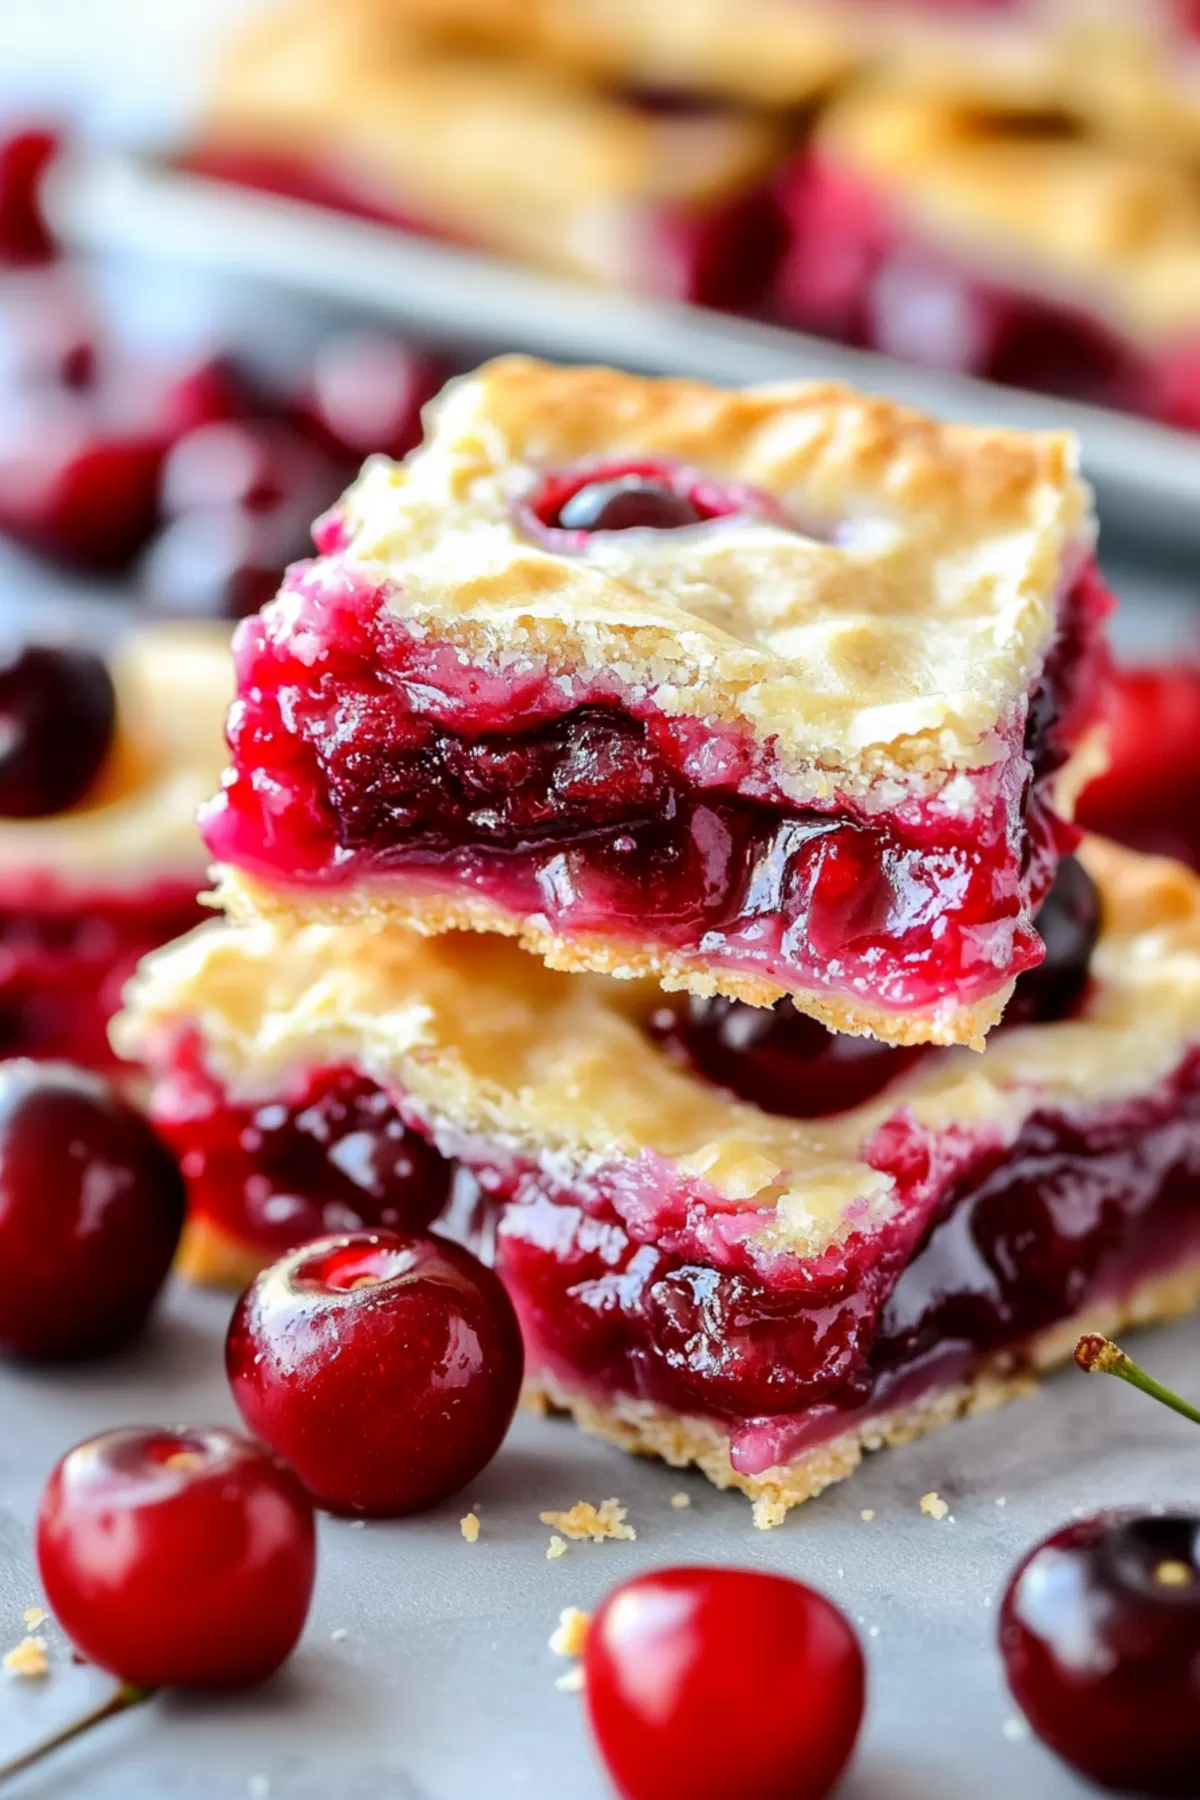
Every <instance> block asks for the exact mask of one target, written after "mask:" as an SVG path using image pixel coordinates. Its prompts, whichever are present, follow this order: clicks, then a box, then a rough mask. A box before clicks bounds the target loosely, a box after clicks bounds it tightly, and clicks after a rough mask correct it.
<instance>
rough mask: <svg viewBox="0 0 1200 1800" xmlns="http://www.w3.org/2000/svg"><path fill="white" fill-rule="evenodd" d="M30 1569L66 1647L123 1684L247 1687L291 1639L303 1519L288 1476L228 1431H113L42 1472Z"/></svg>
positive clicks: (311, 1558) (311, 1555)
mask: <svg viewBox="0 0 1200 1800" xmlns="http://www.w3.org/2000/svg"><path fill="white" fill-rule="evenodd" d="M37 1559H38V1568H39V1571H40V1573H41V1578H42V1586H43V1587H44V1589H45V1592H46V1598H47V1599H48V1600H49V1602H50V1607H51V1610H52V1611H53V1613H54V1615H55V1617H56V1619H57V1620H58V1622H59V1624H60V1625H61V1626H62V1628H63V1630H64V1631H65V1632H66V1634H67V1636H68V1637H69V1638H70V1639H71V1641H72V1643H74V1644H75V1645H77V1646H78V1648H79V1649H80V1650H81V1651H82V1652H83V1654H84V1655H85V1656H86V1657H87V1658H88V1659H89V1660H90V1661H91V1662H94V1663H98V1664H99V1665H100V1667H101V1668H103V1669H107V1670H109V1671H110V1673H112V1674H113V1675H116V1676H118V1677H119V1678H120V1679H121V1680H122V1681H123V1682H127V1683H130V1684H132V1685H133V1686H135V1687H137V1688H140V1689H147V1688H160V1687H208V1688H238V1687H248V1686H251V1685H252V1684H254V1683H256V1682H260V1681H265V1680H266V1678H267V1676H268V1675H272V1674H274V1672H275V1670H276V1669H278V1668H279V1666H280V1665H281V1664H282V1663H283V1662H284V1661H285V1660H286V1658H287V1657H288V1656H290V1654H291V1652H292V1650H293V1649H294V1648H295V1645H296V1641H297V1639H298V1638H299V1636H300V1633H301V1631H302V1630H303V1629H304V1621H305V1619H306V1618H307V1616H308V1607H309V1601H310V1599H311V1597H312V1587H313V1575H314V1572H315V1566H316V1533H315V1530H314V1525H313V1509H312V1504H311V1502H310V1501H309V1498H308V1496H307V1494H306V1493H305V1492H304V1490H303V1488H302V1487H301V1485H300V1483H299V1482H298V1481H297V1480H296V1477H295V1476H294V1475H293V1474H292V1472H291V1470H290V1469H288V1468H287V1467H285V1465H284V1464H283V1463H282V1462H281V1461H280V1459H279V1458H278V1457H276V1456H273V1455H272V1454H271V1452H270V1451H269V1450H266V1449H264V1448H263V1447H262V1446H261V1445H259V1444H255V1443H252V1442H250V1440H249V1439H247V1438H244V1437H240V1436H239V1435H238V1434H237V1433H236V1432H233V1431H228V1430H226V1429H224V1428H223V1427H220V1426H210V1427H204V1428H200V1429H196V1430H186V1429H184V1430H169V1429H167V1428H166V1427H157V1426H149V1427H146V1426H126V1427H123V1428H120V1429H118V1430H115V1431H106V1432H103V1433H102V1434H101V1435H100V1436H99V1437H94V1438H90V1439H89V1440H88V1441H87V1442H85V1443H82V1444H78V1445H76V1447H75V1448H74V1449H73V1450H69V1451H68V1452H67V1454H66V1456H64V1457H63V1459H62V1461H61V1462H60V1463H59V1464H58V1466H57V1467H56V1468H55V1470H54V1472H53V1473H52V1475H51V1476H50V1479H49V1481H48V1482H47V1483H46V1486H45V1489H44V1491H43V1493H42V1498H41V1502H40V1505H39V1507H38V1518H37Z"/></svg>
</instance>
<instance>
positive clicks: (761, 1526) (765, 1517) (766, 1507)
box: [751, 1497, 788, 1531]
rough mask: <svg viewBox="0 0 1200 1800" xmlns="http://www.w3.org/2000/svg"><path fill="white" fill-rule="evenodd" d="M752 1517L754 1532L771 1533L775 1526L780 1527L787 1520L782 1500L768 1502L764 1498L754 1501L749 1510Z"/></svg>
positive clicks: (785, 1508)
mask: <svg viewBox="0 0 1200 1800" xmlns="http://www.w3.org/2000/svg"><path fill="white" fill-rule="evenodd" d="M751 1510H752V1512H753V1515H754V1529H755V1530H756V1531H773V1530H774V1529H775V1527H776V1525H782V1524H783V1521H784V1520H785V1519H786V1518H787V1510H788V1509H787V1507H786V1506H785V1505H784V1503H783V1501H782V1500H768V1499H766V1498H765V1497H764V1498H763V1499H761V1500H756V1501H755V1502H754V1506H753V1508H752V1509H751Z"/></svg>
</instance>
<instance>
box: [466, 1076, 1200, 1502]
mask: <svg viewBox="0 0 1200 1800" xmlns="http://www.w3.org/2000/svg"><path fill="white" fill-rule="evenodd" d="M868 1159H869V1160H870V1161H871V1162H872V1163H873V1164H874V1165H875V1166H877V1167H879V1168H883V1169H886V1170H887V1171H888V1172H889V1173H890V1174H892V1175H893V1177H894V1178H895V1181H896V1184H897V1186H896V1193H897V1200H898V1205H897V1210H896V1214H895V1216H894V1217H893V1218H892V1219H891V1220H890V1221H889V1222H888V1223H887V1224H886V1225H884V1226H882V1227H880V1228H879V1230H878V1231H876V1232H873V1233H872V1234H870V1236H867V1235H865V1234H860V1233H854V1234H852V1235H851V1236H850V1237H849V1238H848V1239H847V1240H846V1242H845V1243H844V1244H843V1245H842V1246H840V1247H837V1248H834V1249H832V1250H830V1251H828V1252H827V1253H826V1254H825V1255H824V1256H822V1257H820V1258H818V1259H815V1260H811V1261H807V1262H800V1261H798V1260H796V1259H794V1258H792V1257H789V1256H787V1255H786V1254H784V1253H781V1252H778V1251H774V1252H773V1251H772V1250H771V1249H770V1248H769V1247H764V1246H757V1247H756V1246H755V1244H754V1241H753V1240H752V1239H747V1238H746V1237H745V1236H744V1234H743V1233H741V1232H739V1231H738V1230H737V1229H736V1227H735V1220H736V1214H735V1213H732V1212H731V1211H730V1210H729V1209H728V1208H727V1209H726V1210H725V1212H724V1215H721V1214H719V1213H717V1212H716V1211H713V1210H708V1211H705V1212H704V1213H703V1218H702V1219H701V1214H700V1211H699V1209H698V1204H697V1200H698V1197H697V1196H696V1195H695V1194H693V1193H690V1192H683V1191H666V1192H663V1191H660V1192H659V1194H658V1196H657V1200H656V1203H655V1204H654V1205H653V1206H650V1205H649V1204H648V1203H647V1201H646V1195H645V1193H644V1192H643V1193H641V1195H640V1198H639V1199H638V1200H637V1202H636V1203H635V1198H634V1189H635V1187H636V1185H637V1184H636V1182H635V1181H634V1180H633V1179H631V1174H630V1172H629V1171H626V1172H624V1173H623V1174H621V1175H617V1174H615V1173H614V1174H612V1175H611V1176H610V1177H609V1178H607V1179H606V1178H605V1177H600V1178H597V1179H596V1180H594V1181H592V1182H590V1183H589V1184H588V1186H587V1188H586V1189H584V1188H582V1187H581V1188H580V1189H578V1190H575V1191H567V1190H562V1189H559V1190H553V1189H552V1186H551V1183H550V1182H549V1181H548V1180H547V1178H546V1177H545V1176H544V1175H538V1174H537V1173H535V1172H534V1171H532V1170H527V1171H523V1172H522V1173H520V1174H519V1175H517V1176H516V1177H515V1178H511V1179H510V1180H509V1183H508V1186H507V1188H506V1194H507V1196H508V1197H509V1198H510V1199H511V1201H512V1202H513V1204H510V1205H509V1206H508V1208H507V1210H506V1211H505V1214H504V1218H503V1221H502V1224H501V1227H500V1234H499V1253H500V1267H501V1270H502V1272H503V1274H504V1277H505V1280H506V1282H507V1284H508V1287H509V1290H510V1292H511V1293H512V1295H513V1298H514V1300H515V1301H516V1303H517V1308H518V1311H519V1312H520V1314H521V1319H522V1326H523V1329H524V1331H525V1335H526V1344H527V1349H528V1354H529V1362H530V1367H531V1369H532V1370H533V1371H534V1373H535V1375H536V1373H537V1372H538V1371H543V1372H544V1373H545V1374H546V1375H547V1376H548V1377H549V1378H551V1380H552V1382H553V1383H554V1384H556V1385H557V1386H558V1387H560V1388H561V1389H562V1390H564V1391H567V1392H575V1393H583V1394H587V1395H590V1396H592V1397H593V1398H598V1399H603V1398H604V1397H606V1396H607V1397H610V1398H611V1396H612V1395H614V1394H619V1395H625V1396H628V1397H631V1398H634V1399H640V1400H649V1401H653V1402H655V1403H657V1404H659V1405H662V1406H665V1407H668V1408H671V1409H672V1410H675V1411H679V1412H683V1413H690V1414H693V1415H701V1416H706V1417H712V1418H716V1419H719V1420H723V1421H724V1422H725V1423H726V1424H727V1426H728V1427H729V1429H730V1431H731V1435H732V1444H733V1460H734V1464H735V1467H737V1468H738V1469H740V1470H742V1471H743V1472H745V1473H759V1472H761V1471H762V1470H763V1469H765V1468H768V1467H770V1466H771V1465H772V1464H774V1463H776V1462H781V1461H786V1460H787V1459H788V1457H789V1456H792V1455H795V1454H797V1453H798V1452H799V1451H801V1450H802V1449H806V1448H809V1447H811V1446H812V1445H813V1444H815V1443H819V1442H821V1441H824V1440H825V1439H828V1438H830V1437H833V1436H836V1435H837V1434H838V1432H839V1431H841V1430H844V1429H846V1428H847V1427H848V1425H849V1424H851V1423H854V1422H855V1421H856V1420H858V1419H862V1418H869V1417H870V1416H871V1415H872V1413H877V1412H880V1411H884V1410H887V1408H888V1407H889V1406H895V1405H899V1404H909V1403H910V1402H911V1401H913V1400H914V1399H916V1398H918V1397H919V1395H920V1393H921V1392H922V1391H923V1390H924V1389H926V1388H929V1387H933V1386H940V1385H943V1384H950V1383H953V1382H955V1381H958V1380H962V1379H966V1378H968V1377H969V1376H970V1374H971V1373H972V1371H973V1370H974V1369H975V1368H977V1367H978V1366H979V1364H980V1362H981V1361H982V1360H983V1359H984V1358H986V1357H988V1356H990V1355H994V1354H996V1353H997V1352H1000V1351H1005V1350H1019V1347H1020V1346H1021V1345H1022V1344H1023V1343H1024V1342H1025V1341H1026V1340H1028V1339H1029V1338H1031V1337H1032V1336H1034V1335H1035V1334H1036V1333H1038V1332H1040V1331H1042V1330H1044V1329H1046V1328H1047V1327H1049V1326H1051V1325H1054V1324H1055V1323H1057V1322H1059V1321H1061V1320H1064V1319H1068V1318H1070V1317H1071V1316H1072V1315H1073V1314H1075V1313H1077V1312H1078V1311H1079V1310H1080V1309H1081V1308H1082V1307H1084V1306H1086V1305H1087V1304H1089V1303H1090V1302H1092V1301H1094V1300H1095V1299H1097V1298H1099V1297H1107V1296H1114V1295H1120V1294H1122V1293H1126V1292H1129V1291H1130V1290H1131V1289H1132V1288H1133V1287H1134V1286H1135V1285H1136V1284H1137V1283H1138V1282H1139V1281H1140V1280H1142V1279H1145V1278H1148V1277H1150V1276H1153V1275H1155V1274H1158V1273H1163V1272H1166V1271H1167V1270H1169V1269H1171V1268H1172V1267H1173V1266H1178V1265H1179V1264H1180V1263H1181V1262H1185V1261H1187V1260H1189V1259H1191V1260H1196V1259H1198V1258H1200V1205H1198V1204H1197V1194H1198V1192H1200V1189H1198V1188H1197V1179H1198V1177H1200V1055H1195V1054H1193V1055H1190V1056H1189V1057H1188V1058H1187V1059H1186V1060H1185V1061H1184V1062H1183V1063H1182V1064H1181V1065H1180V1067H1179V1068H1178V1069H1177V1071H1176V1072H1175V1074H1174V1075H1173V1076H1172V1077H1171V1078H1170V1079H1169V1080H1168V1081H1167V1082H1165V1083H1164V1084H1163V1085H1162V1086H1161V1087H1160V1088H1159V1089H1157V1090H1156V1091H1155V1092H1154V1093H1153V1094H1151V1095H1148V1096H1145V1097H1143V1098H1140V1099H1137V1100H1132V1101H1125V1102H1121V1103H1119V1104H1113V1105H1111V1106H1107V1107H1097V1108H1093V1109H1088V1110H1087V1111H1080V1112H1078V1113H1074V1114H1072V1115H1070V1116H1067V1115H1065V1114H1062V1113H1057V1112H1053V1111H1049V1110H1047V1111H1044V1112H1039V1113H1035V1114H1034V1115H1033V1116H1032V1117H1031V1118H1029V1119H1028V1120H1027V1121H1026V1123H1025V1125H1024V1127H1023V1128H1022V1129H1021V1131H1020V1133H1019V1135H1018V1137H1017V1139H1016V1141H1015V1143H1012V1144H1001V1143H988V1142H987V1141H986V1140H975V1141H972V1139H971V1137H970V1135H969V1134H967V1133H965V1132H951V1133H949V1134H945V1135H944V1136H943V1137H941V1138H934V1137H932V1136H931V1135H930V1134H928V1133H927V1132H925V1131H923V1130H922V1129H921V1128H920V1127H919V1126H918V1125H916V1124H915V1123H914V1122H913V1121H912V1120H911V1118H910V1117H907V1116H906V1115H905V1114H904V1113H903V1112H901V1113H898V1114H897V1115H895V1116H894V1117H893V1118H892V1119H891V1120H890V1121H889V1122H888V1123H887V1124H886V1125H885V1126H884V1127H883V1128H882V1129H881V1130H880V1131H879V1132H878V1133H877V1135H876V1137H875V1139H874V1140H873V1141H872V1143H871V1144H870V1146H869V1147H868ZM641 1179H642V1181H644V1182H648V1181H649V1180H650V1179H651V1176H650V1172H649V1171H648V1170H643V1171H642V1173H641ZM649 1220H652V1225H651V1224H648V1221H649Z"/></svg>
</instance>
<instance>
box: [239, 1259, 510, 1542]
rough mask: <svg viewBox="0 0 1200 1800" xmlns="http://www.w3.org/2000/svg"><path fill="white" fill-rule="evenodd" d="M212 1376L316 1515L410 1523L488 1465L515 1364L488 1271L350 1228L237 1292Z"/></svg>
mask: <svg viewBox="0 0 1200 1800" xmlns="http://www.w3.org/2000/svg"><path fill="white" fill-rule="evenodd" d="M225 1361H226V1369H227V1372H228V1375H229V1381H230V1385H231V1387H232V1389H233V1395H234V1399H235V1400H236V1401H237V1403H238V1406H239V1408H240V1409H241V1413H242V1417H243V1418H244V1419H245V1421H246V1423H247V1425H249V1427H250V1429H251V1430H252V1431H255V1432H257V1433H258V1435H259V1436H260V1437H262V1438H264V1439H265V1440H266V1442H267V1443H268V1444H270V1445H271V1446H272V1447H273V1448H274V1449H275V1450H277V1451H278V1452H279V1454H280V1455H281V1456H283V1457H285V1458H286V1459H287V1461H288V1462H289V1463H290V1464H291V1466H292V1468H294V1469H295V1471H296V1473H297V1474H298V1475H299V1477H300V1479H301V1481H302V1482H303V1483H304V1485H305V1486H306V1487H307V1489H308V1490H309V1492H310V1493H311V1494H312V1496H313V1498H314V1499H315V1500H317V1501H318V1502H319V1503H320V1505H322V1506H326V1507H328V1508H329V1509H330V1510H331V1511H332V1512H341V1513H369V1514H373V1515H376V1516H382V1517H387V1516H393V1515H397V1514H401V1513H411V1512H419V1511H420V1510H421V1509H422V1508H424V1507H427V1506H434V1505H436V1504H437V1502H438V1501H439V1500H444V1499H445V1498H446V1497H447V1496H448V1495H450V1494H453V1493H455V1492H457V1490H458V1489H459V1488H460V1487H462V1486H463V1485H464V1484H465V1483H466V1482H468V1481H470V1480H472V1478H473V1477H474V1476H476V1475H477V1474H478V1473H479V1471H480V1470H481V1469H482V1468H483V1467H484V1465H485V1464H486V1463H488V1462H490V1461H491V1459H492V1457H493V1456H494V1455H495V1453H496V1451H497V1450H498V1449H499V1447H500V1443H501V1440H502V1439H503V1437H504V1434H505V1432H506V1431H507V1430H508V1427H509V1424H510V1423H511V1420H512V1416H513V1412H514V1409H515V1407H516V1404H517V1397H518V1394H519V1392H520V1387H521V1377H522V1374H523V1369H524V1353H523V1350H522V1346H521V1334H520V1330H519V1328H518V1326H517V1319H516V1314H515V1313H514V1311H513V1307H512V1302H511V1301H510V1300H509V1298H508V1295H507V1294H506V1292H505V1291H504V1288H503V1286H502V1285H501V1283H500V1279H499V1277H498V1276H496V1275H494V1274H493V1273H492V1271H491V1270H490V1269H487V1268H485V1267H484V1265H483V1264H482V1263H481V1262H479V1261H478V1260H477V1259H476V1258H475V1257H474V1256H472V1255H471V1253H470V1252H469V1251H468V1250H464V1249H462V1248H461V1246H459V1245H458V1244H453V1243H449V1242H446V1241H444V1240H442V1239H440V1238H434V1237H421V1236H403V1235H401V1234H400V1233H398V1232H390V1231H361V1232H352V1233H348V1234H347V1235H345V1236H343V1237H332V1238H323V1239H320V1240H318V1241H317V1242H316V1243H311V1244H308V1245H306V1246H304V1247H302V1248H301V1249H299V1250H294V1251H292V1252H291V1253H290V1254H289V1255H287V1256H285V1257H283V1258H282V1259H281V1260H280V1261H279V1262H277V1263H276V1264H275V1265H274V1266H273V1267H272V1268H270V1269H267V1270H266V1271H264V1273H263V1274H261V1275H260V1276H259V1277H258V1278H257V1280H256V1281H254V1282H252V1284H251V1285H250V1287H249V1288H247V1290H246V1292H245V1293H244V1294H243V1295H242V1298H241V1300H240V1301H239V1302H238V1306H237V1309H236V1311H235V1312H234V1315H233V1319H232V1321H231V1323H230V1327H229V1336H228V1339H227V1342H226V1353H225Z"/></svg>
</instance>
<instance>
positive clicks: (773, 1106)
mask: <svg viewBox="0 0 1200 1800" xmlns="http://www.w3.org/2000/svg"><path fill="white" fill-rule="evenodd" d="M651 1028H652V1030H653V1031H654V1032H655V1035H659V1036H661V1037H662V1038H663V1039H664V1041H665V1042H666V1043H667V1045H668V1047H669V1048H674V1047H676V1046H678V1047H679V1048H681V1049H682V1050H683V1051H684V1052H685V1053H686V1054H687V1055H688V1056H689V1057H690V1058H691V1060H692V1061H693V1062H694V1063H696V1064H697V1066H698V1067H699V1068H700V1069H701V1070H702V1072H703V1073H704V1074H705V1075H707V1076H708V1077H709V1079H710V1080H712V1081H716V1082H719V1083H720V1085H721V1086H722V1087H727V1088H730V1089H732V1091H733V1092H734V1093H735V1094H737V1095H738V1096H739V1098H740V1099H742V1100H750V1101H753V1103H754V1104H755V1105H756V1106H761V1107H762V1109H763V1110H764V1112H771V1113H781V1114H783V1115H784V1116H786V1117H788V1118H793V1119H816V1118H822V1117H824V1116H825V1115H826V1114H828V1113H838V1112H845V1111H846V1110H847V1108H849V1107H851V1106H858V1105H860V1104H861V1103H862V1101H864V1100H869V1099H870V1098H871V1096H872V1095H873V1094H877V1093H878V1092H879V1091H880V1089H882V1088H884V1087H886V1086H887V1084H888V1083H889V1082H890V1081H894V1080H895V1078H896V1076H897V1075H899V1074H900V1072H901V1071H902V1070H903V1069H906V1068H908V1067H909V1066H910V1065H911V1064H912V1063H913V1062H914V1061H915V1059H916V1058H917V1057H918V1056H919V1055H920V1054H921V1051H920V1048H916V1049H908V1048H901V1047H897V1046H896V1045H894V1044H881V1043H879V1041H878V1040H877V1039H876V1038H869V1037H846V1036H845V1035H844V1034H843V1033H841V1032H837V1031H828V1030H826V1028H825V1026H824V1025H821V1024H819V1023H818V1022H817V1020H816V1019H810V1018H808V1017H807V1015H806V1014H804V1013H802V1012H800V1011H798V1009H797V1008H796V1006H795V1005H794V1004H793V1002H792V1001H791V1000H780V1001H778V1002H777V1003H776V1004H775V1005H774V1006H769V1007H765V1006H746V1005H745V1004H744V1003H743V1002H742V1001H740V1000H728V999H725V998H724V997H723V996H717V997H716V998H714V999H711V1000H700V999H697V998H695V997H692V998H691V999H690V1000H689V1001H688V1005H687V1011H686V1013H682V1014H677V1013H675V1012H674V1011H673V1010H672V1011H670V1012H668V1010H667V1009H666V1008H664V1009H662V1014H661V1017H659V1016H656V1018H655V1019H652V1021H651Z"/></svg>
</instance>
